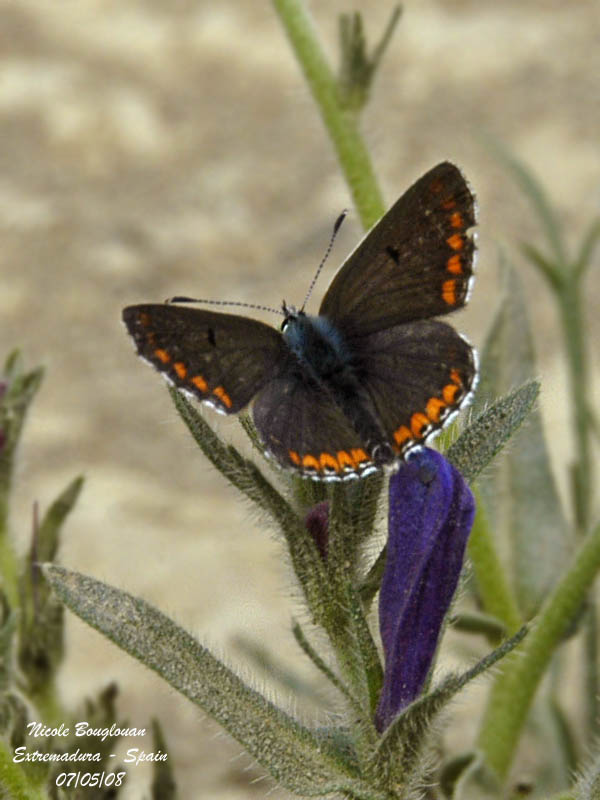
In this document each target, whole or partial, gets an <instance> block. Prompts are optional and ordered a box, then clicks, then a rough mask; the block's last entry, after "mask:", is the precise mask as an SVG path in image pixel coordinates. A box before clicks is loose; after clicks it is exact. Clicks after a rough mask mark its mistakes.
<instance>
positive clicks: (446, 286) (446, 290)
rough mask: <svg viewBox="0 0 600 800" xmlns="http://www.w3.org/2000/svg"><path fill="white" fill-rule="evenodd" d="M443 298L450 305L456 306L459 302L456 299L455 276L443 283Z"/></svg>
mask: <svg viewBox="0 0 600 800" xmlns="http://www.w3.org/2000/svg"><path fill="white" fill-rule="evenodd" d="M442 298H443V299H444V301H445V302H446V303H448V305H449V306H455V305H456V303H457V299H456V281H455V280H454V278H452V280H449V281H444V282H443V283H442Z"/></svg>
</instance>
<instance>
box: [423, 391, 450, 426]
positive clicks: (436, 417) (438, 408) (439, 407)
mask: <svg viewBox="0 0 600 800" xmlns="http://www.w3.org/2000/svg"><path fill="white" fill-rule="evenodd" d="M445 408H446V403H444V401H443V400H440V398H439V397H430V398H429V400H428V401H427V407H426V409H425V413H426V414H427V416H428V417H429V419H430V420H431V421H432V422H439V421H440V416H441V414H442V411H443V410H444V409H445Z"/></svg>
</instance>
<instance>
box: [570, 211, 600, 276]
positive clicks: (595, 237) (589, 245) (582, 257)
mask: <svg viewBox="0 0 600 800" xmlns="http://www.w3.org/2000/svg"><path fill="white" fill-rule="evenodd" d="M599 240H600V219H594V220H592V223H591V225H590V227H589V229H588V230H587V232H586V233H585V235H584V237H583V241H582V242H581V246H580V248H579V252H578V254H577V258H576V259H575V264H574V266H573V270H574V273H575V277H576V278H580V277H581V276H582V275H583V274H584V273H585V271H586V269H587V268H588V267H589V265H590V264H591V263H592V256H593V254H594V249H595V248H596V245H597V244H598V241H599Z"/></svg>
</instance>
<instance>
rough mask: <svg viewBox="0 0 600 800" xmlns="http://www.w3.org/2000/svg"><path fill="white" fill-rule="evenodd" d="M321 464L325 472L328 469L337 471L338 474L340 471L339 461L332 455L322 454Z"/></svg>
mask: <svg viewBox="0 0 600 800" xmlns="http://www.w3.org/2000/svg"><path fill="white" fill-rule="evenodd" d="M319 464H320V465H321V469H322V470H325V469H326V468H327V467H329V468H330V469H333V470H335V471H336V472H339V471H340V465H339V464H338V462H337V460H336V459H335V458H334V457H333V456H332V455H331V453H321V455H320V456H319Z"/></svg>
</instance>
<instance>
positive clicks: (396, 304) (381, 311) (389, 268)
mask: <svg viewBox="0 0 600 800" xmlns="http://www.w3.org/2000/svg"><path fill="white" fill-rule="evenodd" d="M474 224H475V200H474V197H473V195H472V193H471V191H470V189H469V187H468V184H467V182H466V180H465V178H464V177H463V175H462V173H461V172H460V170H459V169H458V168H457V167H455V166H454V165H453V164H450V163H449V162H443V163H441V164H438V165H437V166H436V167H434V168H433V169H432V170H430V171H429V172H428V173H426V174H425V175H424V176H423V177H422V178H419V180H418V181H417V182H416V183H415V184H414V185H413V186H411V187H410V189H408V191H406V192H405V193H404V194H403V195H402V197H400V199H399V200H398V201H397V202H396V203H395V205H394V206H392V208H391V209H390V210H389V211H388V212H387V214H385V216H384V217H383V218H382V219H381V220H380V221H379V222H378V223H377V225H375V227H374V228H373V229H372V230H371V231H370V232H369V233H368V234H367V236H366V237H365V238H364V239H363V241H362V242H361V243H360V244H359V245H358V247H357V248H356V250H355V251H354V252H353V253H352V254H351V255H350V257H349V258H348V259H347V260H346V261H345V262H344V264H343V265H342V266H341V267H340V269H339V271H338V273H337V274H336V275H335V277H334V279H333V281H332V283H331V285H330V286H329V289H328V290H327V292H326V294H325V297H324V298H323V302H322V303H321V308H320V310H319V313H320V314H322V315H324V316H326V317H327V318H329V319H330V320H331V321H332V322H334V323H335V324H336V325H338V326H339V328H340V330H342V331H343V333H344V334H345V335H346V336H347V337H348V339H349V340H351V339H352V338H353V337H355V336H356V337H359V336H364V335H367V334H369V333H373V332H375V331H378V330H382V329H385V328H390V327H393V326H395V325H398V324H400V323H403V322H410V321H412V320H417V319H427V318H429V317H435V316H438V315H443V314H447V313H449V312H451V311H454V310H456V309H457V308H460V307H461V306H463V305H464V304H465V302H466V300H467V296H468V289H469V284H470V279H471V276H472V272H473V254H474V243H473V240H472V238H471V237H470V236H468V235H467V231H468V229H469V228H471V227H472V226H473V225H474Z"/></svg>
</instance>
